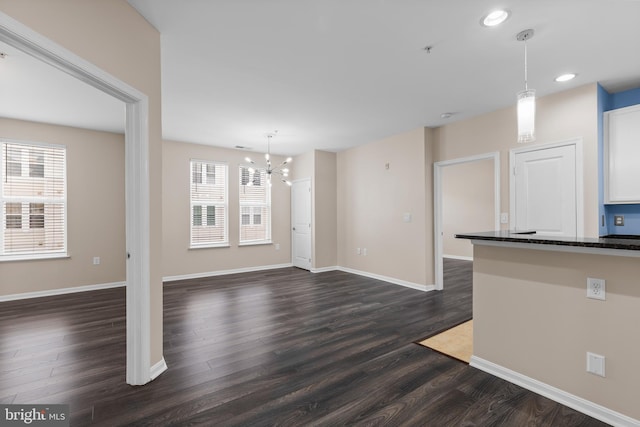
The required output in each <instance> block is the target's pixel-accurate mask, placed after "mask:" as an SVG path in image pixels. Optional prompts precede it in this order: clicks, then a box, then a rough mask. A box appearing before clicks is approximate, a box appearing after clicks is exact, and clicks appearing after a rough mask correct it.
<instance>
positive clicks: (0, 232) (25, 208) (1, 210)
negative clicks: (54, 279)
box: [0, 138, 69, 262]
mask: <svg viewBox="0 0 640 427" xmlns="http://www.w3.org/2000/svg"><path fill="white" fill-rule="evenodd" d="M5 144H11V145H21V146H23V147H21V153H20V157H21V159H20V165H21V166H20V170H21V173H20V175H14V174H9V170H8V166H9V163H17V162H15V160H13V159H8V158H5V153H7V157H8V151H9V150H8V149H7V150H5V149H4V145H5ZM49 149H58V150H62V167H61V173H62V181H63V182H62V188H63V195H62V196H61V197H55V198H53V197H49V198H48V197H38V196H26V197H25V196H20V197H17V196H14V197H11V196H5V192H4V190H5V185H6V184H5V182H4V179H0V216H1V218H0V221H1V223H0V224H2V227H0V262H8V261H29V260H39V259H54V258H68V257H69V253H68V251H69V246H68V238H69V225H68V217H69V215H68V185H67V183H68V176H67V168H68V165H67V158H68V155H67V151H68V150H67V146H66V145H62V144H52V143H46V142H35V141H25V140H17V139H11V138H0V162H2V164H1V165H0V177H2V170H3V169H4V170H5V174H6V176H7V177H13V178H16V177H19V179H24V180H38V181H43V180H46V179H47V178H46V176H31V170H32V169H31V165H32V164H38V165H43V168H42V169H43V172H44V170H45V164H46V162H44V158H43V163H40V162H36V163H34V162H32V161H31V160H32V157H31V156H32V151H34V150H42V151H45V152H46V150H49ZM25 171H26V175H25ZM9 203H19V204H20V205H21V213H20V216H21V227H20V229H21V230H23V231H24V232H28V231H29V230H31V229H45V230H46V228H45V226H44V224H43V227H31V225H32V215H34V214H32V213H31V205H32V204H42V205H43V206H45V205H47V204H56V205H61V206H62V216H63V219H62V234H63V237H62V248H61V249H58V250H47V251H37V250H33V251H31V252H18V253H5V247H4V246H5V230H6V228H5V225H6V223H5V221H6V217H7V215H8V214H7V213H6V211H5V204H9ZM35 215H43V216H44V219H45V223H46V208H44V213H43V214H35ZM12 229H18V228H17V227H16V228H12Z"/></svg>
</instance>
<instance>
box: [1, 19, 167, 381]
mask: <svg viewBox="0 0 640 427" xmlns="http://www.w3.org/2000/svg"><path fill="white" fill-rule="evenodd" d="M0 41H2V42H4V43H6V44H8V45H10V46H12V47H14V48H16V49H19V50H21V51H23V52H25V53H27V54H29V55H31V56H33V57H34V58H36V59H38V60H40V61H43V62H45V63H47V64H49V65H51V66H53V67H55V68H57V69H59V70H61V71H63V72H65V73H67V74H69V75H71V76H73V77H75V78H77V79H79V80H81V81H83V82H85V83H87V84H89V85H91V86H93V87H95V88H97V89H99V90H101V91H103V92H105V93H107V94H109V95H111V96H113V97H115V98H116V99H119V100H120V101H123V102H124V103H125V104H126V124H125V173H126V177H125V187H126V189H125V194H126V196H125V198H126V202H125V206H126V207H125V212H126V252H127V253H126V257H127V262H126V282H127V285H126V286H127V302H126V305H127V311H126V318H127V319H126V322H127V374H126V381H127V383H128V384H132V385H142V384H146V383H147V382H149V381H150V380H151V361H150V340H151V331H150V248H149V216H150V215H149V197H150V195H149V160H148V151H149V150H148V146H149V135H148V133H149V129H148V116H149V101H148V98H147V96H146V95H145V94H144V93H142V92H140V91H138V90H137V89H135V88H133V87H131V86H129V85H128V84H126V83H124V82H123V81H121V80H119V79H117V78H115V77H113V76H111V75H110V74H108V73H106V72H105V71H103V70H102V69H100V68H98V67H96V66H95V65H93V64H92V63H90V62H88V61H86V60H84V59H83V58H81V57H79V56H77V55H76V54H74V53H73V52H71V51H69V50H67V49H65V48H64V47H62V46H60V45H58V44H56V43H55V42H53V41H52V40H50V39H48V38H46V37H44V36H42V35H41V34H39V33H37V32H35V31H33V30H31V29H30V28H28V27H27V26H25V25H23V24H22V23H20V22H18V21H16V20H15V19H13V18H11V17H10V16H8V15H6V14H4V13H2V12H0ZM123 255H124V254H123ZM160 372H162V371H160ZM160 372H156V373H154V376H157V375H159V373H160Z"/></svg>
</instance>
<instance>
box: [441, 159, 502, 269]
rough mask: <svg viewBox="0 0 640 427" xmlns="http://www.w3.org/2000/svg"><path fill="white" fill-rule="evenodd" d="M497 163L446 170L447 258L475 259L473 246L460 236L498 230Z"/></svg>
mask: <svg viewBox="0 0 640 427" xmlns="http://www.w3.org/2000/svg"><path fill="white" fill-rule="evenodd" d="M493 164H494V162H493V159H488V160H479V161H476V162H471V163H460V164H455V165H450V166H445V167H443V168H442V231H443V238H442V247H443V253H444V256H445V257H446V256H453V257H466V258H472V257H473V245H471V242H470V241H469V240H466V239H456V238H455V237H454V235H455V234H456V233H465V232H471V231H489V230H493V229H494V228H495V218H494V210H495V208H494V203H495V200H494V171H493V168H494V166H493Z"/></svg>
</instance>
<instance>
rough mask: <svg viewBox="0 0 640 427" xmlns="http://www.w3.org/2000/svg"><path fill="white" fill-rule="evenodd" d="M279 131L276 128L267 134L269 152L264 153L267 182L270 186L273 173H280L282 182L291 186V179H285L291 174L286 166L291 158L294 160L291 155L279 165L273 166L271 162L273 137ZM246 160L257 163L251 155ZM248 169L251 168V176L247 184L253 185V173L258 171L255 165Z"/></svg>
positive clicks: (253, 163)
mask: <svg viewBox="0 0 640 427" xmlns="http://www.w3.org/2000/svg"><path fill="white" fill-rule="evenodd" d="M277 133H278V131H277V130H276V131H274V132H273V133H270V134H268V135H267V152H266V153H265V155H264V160H265V162H266V165H265V167H264V168H262V169H263V170H264V171H265V173H266V174H267V182H268V183H269V186H271V177H272V176H273V175H278V176H279V177H280V180H281V181H282V182H284V183H285V184H287V185H288V186H291V181H289V180H288V179H285V178H287V177H288V176H289V169H288V168H285V166H286V165H287V164H288V163H291V160H292V159H291V157H287V159H286V160H285V161H284V162H282V163H280V164H279V165H278V166H273V165H272V164H271V138H273V137H274V136H276V134H277ZM244 160H245V161H246V162H248V163H250V164H252V165H255V162H254V161H253V160H251V159H250V158H249V157H245V159H244ZM248 170H249V174H250V176H249V183H248V184H247V185H249V186H251V185H253V175H254V174H255V173H256V172H258V171H257V170H256V169H254V168H253V167H250V168H248Z"/></svg>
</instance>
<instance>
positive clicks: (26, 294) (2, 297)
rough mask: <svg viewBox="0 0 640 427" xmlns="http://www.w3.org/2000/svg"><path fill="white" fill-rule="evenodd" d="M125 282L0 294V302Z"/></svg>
mask: <svg viewBox="0 0 640 427" xmlns="http://www.w3.org/2000/svg"><path fill="white" fill-rule="evenodd" d="M126 285H127V284H126V283H125V282H113V283H101V284H98V285H85V286H72V287H70V288H60V289H48V290H46V291H36V292H24V293H21V294H11V295H0V302H6V301H17V300H21V299H30V298H42V297H51V296H54V295H65V294H74V293H76V292H90V291H99V290H101V289H112V288H121V287H123V286H126Z"/></svg>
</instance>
